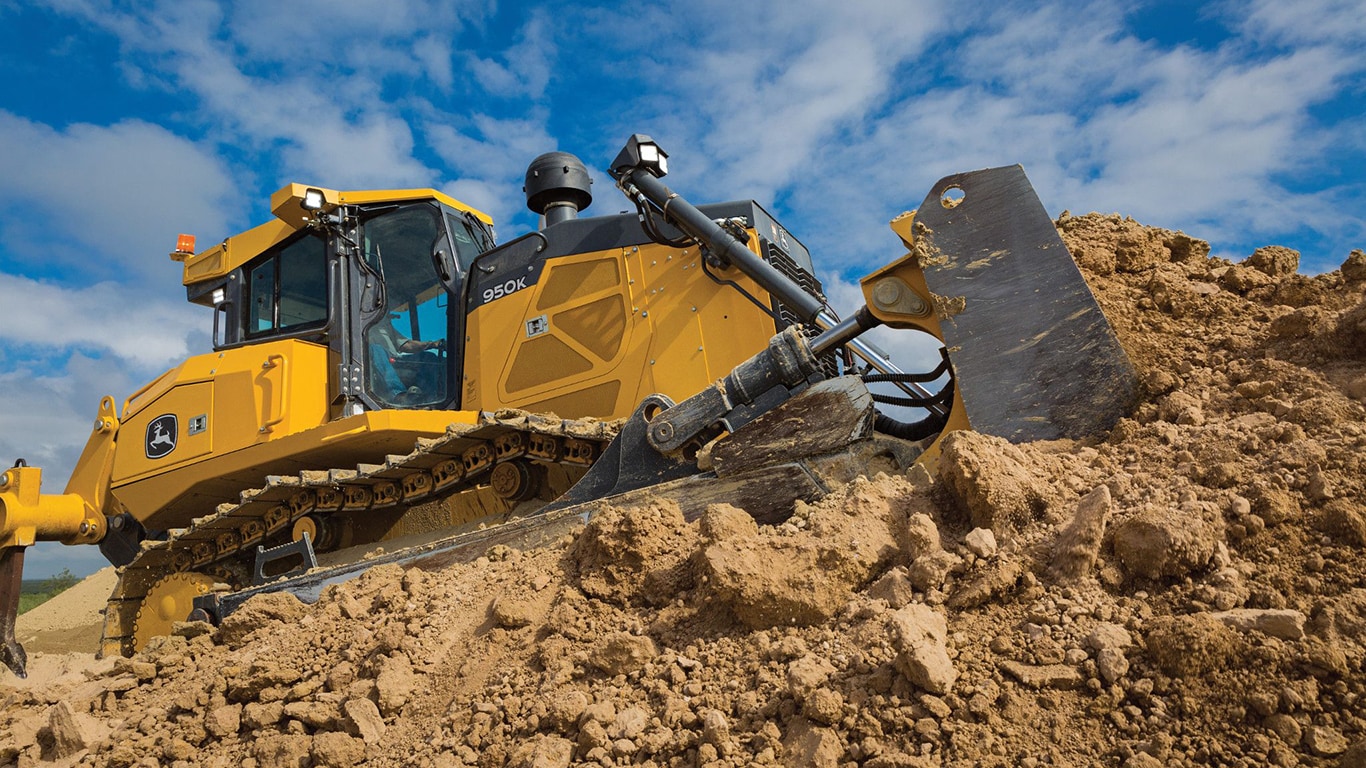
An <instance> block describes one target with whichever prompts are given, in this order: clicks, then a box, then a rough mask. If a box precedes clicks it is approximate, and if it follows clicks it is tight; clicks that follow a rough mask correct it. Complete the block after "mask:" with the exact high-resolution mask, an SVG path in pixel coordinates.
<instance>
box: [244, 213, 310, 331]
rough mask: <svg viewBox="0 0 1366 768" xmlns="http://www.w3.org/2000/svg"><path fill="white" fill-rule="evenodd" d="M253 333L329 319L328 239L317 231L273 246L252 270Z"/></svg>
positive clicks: (248, 325) (248, 296)
mask: <svg viewBox="0 0 1366 768" xmlns="http://www.w3.org/2000/svg"><path fill="white" fill-rule="evenodd" d="M246 278H247V280H246V285H245V286H244V294H245V295H244V297H243V298H244V304H245V309H246V317H244V318H243V320H244V325H245V330H246V335H247V338H258V337H261V336H269V335H274V334H279V333H284V332H290V331H299V330H306V329H308V328H310V327H313V326H321V325H322V324H324V323H326V322H327V244H326V243H325V242H324V241H323V240H322V239H320V238H318V237H317V236H315V235H312V234H304V235H303V236H301V237H299V238H297V239H295V240H291V241H289V242H287V243H284V244H283V245H281V246H279V247H277V248H274V249H272V250H270V251H267V252H266V253H265V254H263V255H262V256H261V258H260V259H258V260H257V261H256V262H255V263H253V264H251V265H249V266H248V267H247V269H246Z"/></svg>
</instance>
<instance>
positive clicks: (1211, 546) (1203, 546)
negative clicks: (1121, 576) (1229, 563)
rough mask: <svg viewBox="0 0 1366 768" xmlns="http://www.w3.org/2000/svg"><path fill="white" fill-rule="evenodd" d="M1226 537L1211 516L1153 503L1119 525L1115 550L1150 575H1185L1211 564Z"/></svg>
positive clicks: (1126, 563) (1131, 568) (1139, 571)
mask: <svg viewBox="0 0 1366 768" xmlns="http://www.w3.org/2000/svg"><path fill="white" fill-rule="evenodd" d="M1222 538H1223V532H1222V529H1221V528H1220V527H1219V525H1218V524H1217V523H1215V522H1214V521H1213V520H1212V519H1210V516H1208V515H1206V514H1202V513H1199V512H1193V511H1192V510H1188V509H1187V510H1175V509H1159V508H1156V507H1149V508H1148V509H1145V510H1144V511H1142V512H1140V513H1139V514H1137V515H1134V516H1133V517H1131V518H1129V519H1128V520H1126V521H1124V522H1123V523H1121V524H1119V525H1117V526H1116V527H1115V533H1114V547H1115V554H1116V555H1118V556H1119V560H1120V562H1121V563H1123V564H1124V567H1125V568H1126V569H1127V570H1128V571H1129V572H1130V573H1133V574H1135V575H1138V576H1142V577H1143V578H1146V579H1162V578H1181V577H1184V576H1186V575H1188V574H1190V573H1192V572H1194V571H1197V570H1200V569H1203V568H1205V567H1206V566H1207V565H1209V562H1210V559H1211V558H1213V557H1214V552H1215V549H1216V547H1217V546H1218V544H1219V542H1220V541H1221V540H1222Z"/></svg>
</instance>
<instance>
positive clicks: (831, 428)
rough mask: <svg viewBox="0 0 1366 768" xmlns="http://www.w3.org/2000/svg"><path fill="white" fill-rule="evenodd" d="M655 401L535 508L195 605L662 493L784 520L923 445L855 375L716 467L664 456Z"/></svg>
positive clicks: (513, 535)
mask: <svg viewBox="0 0 1366 768" xmlns="http://www.w3.org/2000/svg"><path fill="white" fill-rule="evenodd" d="M650 404H651V403H650V402H649V401H647V402H646V403H645V404H642V406H641V407H640V408H639V409H637V411H636V413H635V414H633V415H632V417H631V419H630V420H628V422H627V424H625V425H624V426H623V427H622V430H621V432H620V433H619V434H618V435H617V437H616V438H615V439H614V440H613V441H612V444H611V445H610V446H609V447H608V449H607V450H606V451H605V452H604V454H603V456H602V458H600V459H599V460H598V461H597V462H596V463H595V464H594V465H593V470H592V471H590V473H589V474H588V475H585V476H584V478H583V479H582V480H580V481H579V483H578V484H576V485H575V486H574V487H573V488H572V489H570V491H569V492H568V493H566V494H565V495H564V496H562V497H560V499H559V500H557V501H556V502H554V503H552V504H551V505H549V506H547V507H544V508H542V509H541V510H539V511H538V512H536V513H534V514H532V515H531V516H528V517H523V518H520V519H516V520H513V521H510V522H506V523H502V524H500V525H496V526H491V527H489V528H486V529H484V530H479V531H473V532H470V533H465V534H461V535H457V536H451V537H449V538H446V539H443V540H441V541H436V542H432V543H430V544H426V545H423V546H419V547H413V548H410V549H405V550H399V551H396V552H391V553H386V554H382V555H379V556H378V557H373V558H366V559H363V560H359V561H356V562H352V563H348V564H345V565H340V566H336V567H333V568H325V569H320V570H315V571H311V572H309V573H306V574H303V575H300V576H295V577H293V578H287V579H282V580H280V581H275V582H272V583H269V584H264V585H262V586H259V587H253V588H251V589H246V590H242V591H239V592H233V593H230V594H211V595H207V596H205V597H201V598H198V599H196V600H195V605H196V606H197V607H199V608H201V609H203V610H205V611H206V612H207V613H209V614H210V616H212V617H213V618H215V619H218V620H221V619H222V618H224V617H226V616H227V615H229V614H231V613H232V612H233V611H235V610H237V608H239V607H240V606H241V605H242V604H243V603H244V602H246V601H247V600H248V599H250V598H251V597H253V596H255V595H258V594H262V593H266V592H290V593H291V594H293V595H295V596H296V597H298V598H299V599H300V600H302V601H304V602H310V603H311V602H314V601H316V600H317V599H318V598H319V597H320V596H321V595H322V591H323V590H324V589H325V588H326V587H327V586H329V585H331V584H338V583H341V582H345V581H348V580H350V579H352V578H355V577H356V576H359V575H360V574H361V573H363V572H364V571H367V570H369V569H371V568H374V567H375V566H377V565H382V564H386V563H398V564H400V565H402V566H403V567H404V568H420V569H422V570H427V571H433V570H439V569H441V568H445V567H448V566H450V565H453V564H455V563H463V562H470V561H473V560H475V559H477V558H479V557H481V556H483V555H484V554H485V553H487V552H488V550H489V548H490V547H493V546H495V545H498V544H503V545H506V546H509V547H512V548H515V549H521V550H528V549H535V548H538V547H544V546H548V545H550V544H552V543H553V542H555V541H556V540H557V539H559V538H560V537H562V536H564V535H566V534H569V533H571V532H572V531H574V530H575V529H576V528H577V527H578V526H580V525H582V524H583V523H584V522H586V521H587V520H589V519H590V518H592V517H593V515H595V514H597V513H598V512H600V511H602V510H603V509H606V508H607V507H609V506H619V507H626V506H633V505H637V504H643V503H647V502H649V501H652V500H657V499H668V500H672V501H674V502H675V503H677V504H678V505H679V507H680V509H681V510H682V512H683V516H684V518H685V519H687V520H695V519H696V518H697V517H699V516H700V515H701V514H702V513H703V512H704V511H706V508H707V506H708V505H710V504H715V503H720V502H725V503H729V504H734V505H736V506H738V507H740V508H741V509H744V510H745V511H747V512H749V513H750V515H752V516H753V517H754V518H755V519H756V520H758V521H759V522H761V523H779V522H782V521H783V520H785V519H786V518H787V517H788V516H790V515H791V514H792V509H793V505H794V504H795V503H796V501H798V500H801V501H815V500H816V499H819V498H820V497H822V496H825V495H826V494H827V493H829V492H830V490H831V487H832V486H833V485H835V484H837V483H842V482H848V481H850V480H852V479H853V477H854V475H856V474H857V473H858V471H859V469H860V468H862V467H866V466H867V465H868V462H869V460H870V459H871V458H873V457H879V458H881V459H882V460H884V461H886V462H888V463H889V465H890V467H889V468H891V469H894V470H904V469H905V468H906V467H908V466H910V464H911V463H912V462H913V461H914V460H915V458H916V456H917V455H919V451H920V449H919V447H918V446H916V445H914V444H911V443H906V442H904V441H899V440H895V439H891V438H884V437H881V436H877V435H874V434H873V432H872V416H873V401H872V396H871V395H870V394H869V393H868V390H867V388H866V387H865V386H864V385H863V382H861V381H859V380H858V379H857V378H855V377H851V376H846V377H841V378H836V379H831V380H828V381H823V382H819V383H817V384H815V385H812V386H811V387H808V388H807V389H805V390H803V391H802V392H801V393H799V394H797V395H795V396H793V397H791V398H789V399H788V400H786V401H784V402H783V403H781V404H779V405H777V406H776V407H774V408H773V409H771V410H769V411H768V412H766V413H764V414H763V415H761V416H759V417H757V418H755V419H754V420H753V421H750V422H749V423H748V424H746V425H745V426H744V427H742V428H740V429H739V430H737V431H736V432H735V433H734V434H731V435H728V436H726V437H724V438H722V439H720V440H718V441H716V442H715V443H714V444H713V446H712V449H711V463H712V466H713V467H714V468H713V469H710V470H705V471H704V470H703V469H701V468H700V467H699V466H698V462H697V461H695V460H686V459H683V458H682V457H677V458H672V459H671V458H668V457H664V456H661V455H660V454H658V453H657V452H655V451H654V450H653V449H652V448H650V446H649V445H648V444H647V443H646V442H645V436H644V431H643V427H644V421H645V419H644V415H645V413H647V412H648V411H649V408H648V406H649V405H650Z"/></svg>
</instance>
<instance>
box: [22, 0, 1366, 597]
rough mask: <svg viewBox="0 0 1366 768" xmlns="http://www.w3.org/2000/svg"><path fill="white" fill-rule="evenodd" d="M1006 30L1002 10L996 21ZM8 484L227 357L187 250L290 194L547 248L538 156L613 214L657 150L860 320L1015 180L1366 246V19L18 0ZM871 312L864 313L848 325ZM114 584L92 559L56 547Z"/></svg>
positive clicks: (1224, 251)
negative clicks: (585, 180)
mask: <svg viewBox="0 0 1366 768" xmlns="http://www.w3.org/2000/svg"><path fill="white" fill-rule="evenodd" d="M974 6H983V7H974ZM0 72H3V75H4V77H3V82H4V86H3V89H2V90H0V395H3V397H0V461H5V462H9V461H12V460H13V459H14V458H15V457H19V456H23V457H25V458H26V459H28V460H29V462H30V463H33V464H38V465H42V466H44V467H46V468H47V469H48V470H49V474H48V476H47V478H46V479H47V483H46V485H47V489H48V490H49V491H60V490H61V488H62V486H63V485H64V484H65V480H66V477H67V475H68V474H69V473H70V470H71V466H72V464H73V463H74V461H75V459H76V457H77V456H78V455H79V452H80V449H81V447H82V446H83V445H84V442H85V438H86V436H87V433H88V429H89V424H90V422H91V420H92V419H93V417H94V414H95V412H96V408H97V405H98V402H99V398H100V397H101V396H102V395H104V394H113V395H114V396H115V398H116V399H117V400H118V401H120V402H122V400H123V398H125V397H126V396H127V395H128V394H129V393H130V392H131V391H133V390H134V389H136V388H137V387H139V386H141V384H143V383H144V382H146V381H148V380H150V379H151V378H152V377H154V376H155V375H156V374H158V373H159V372H160V371H162V370H164V369H165V368H167V367H169V366H170V365H172V364H174V362H176V361H178V360H179V359H181V358H183V357H185V356H187V355H189V354H193V353H197V352H202V351H206V350H207V346H208V331H207V328H208V324H209V316H208V314H207V310H202V309H200V308H198V307H191V306H190V305H188V304H187V303H186V302H185V301H184V292H183V289H182V288H181V286H180V283H179V278H180V273H179V269H178V268H177V266H176V265H174V264H172V263H171V262H170V261H169V260H168V259H167V257H166V253H167V252H168V251H169V250H170V249H171V248H172V246H173V245H174V243H175V236H176V234H177V233H179V232H189V233H194V234H196V235H197V236H198V237H199V243H200V245H201V247H203V246H204V245H205V244H208V243H213V242H216V241H217V240H218V239H220V238H222V237H223V236H225V235H228V234H232V233H235V232H237V231H240V230H242V229H245V228H247V227H249V226H252V225H254V224H256V223H260V222H261V221H264V220H266V219H267V218H268V217H269V215H270V214H269V206H268V199H269V195H270V193H271V192H272V191H274V190H275V189H277V188H279V187H280V186H282V185H284V184H285V183H288V182H291V181H301V182H306V183H310V184H318V185H323V186H329V187H333V188H339V189H359V188H368V187H427V186H430V187H436V188H438V189H442V190H444V191H446V192H447V193H449V194H451V195H453V196H455V197H457V198H460V199H462V200H464V201H466V202H468V203H471V204H473V205H476V206H478V207H481V208H483V209H484V210H486V211H488V212H489V213H491V214H492V215H493V216H494V217H495V218H496V220H497V221H498V225H499V233H500V236H501V238H502V239H508V238H510V237H513V236H515V235H517V234H519V233H521V232H523V231H526V230H527V229H528V228H530V227H531V226H533V225H534V221H533V220H532V217H531V215H530V214H529V213H528V212H527V211H526V210H525V208H524V206H523V203H522V193H521V183H522V175H523V172H524V170H525V168H526V165H527V163H528V162H529V161H530V160H531V159H532V158H533V157H535V156H536V155H538V154H540V153H542V152H546V151H551V150H563V151H569V152H574V153H576V154H578V155H579V156H580V157H582V158H583V159H584V160H585V162H586V163H587V164H588V166H589V167H590V169H593V170H594V177H595V178H596V179H597V180H598V184H597V188H596V194H597V202H596V203H595V204H594V206H593V207H592V208H591V209H590V211H589V212H590V213H592V212H597V213H613V212H616V211H618V210H621V209H622V207H623V204H622V203H623V201H621V200H619V199H617V197H616V193H615V191H614V190H613V189H612V187H611V185H610V182H608V181H607V178H606V174H605V173H603V172H601V170H600V169H601V168H603V167H604V166H605V165H606V164H607V162H608V161H609V160H610V159H611V158H612V156H613V155H614V154H615V152H616V150H617V149H618V148H619V147H620V146H621V144H622V143H623V142H624V140H625V138H626V137H627V136H628V135H629V134H630V133H633V132H642V133H649V134H651V135H652V136H654V137H655V138H656V139H657V140H658V141H659V142H660V143H661V144H662V145H663V146H664V148H665V149H666V150H668V151H669V152H670V153H671V155H672V157H671V171H672V173H671V176H670V183H671V184H672V185H673V186H674V187H675V188H676V189H678V190H679V191H681V192H682V193H683V194H685V195H687V196H688V197H689V198H690V199H693V200H695V201H708V200H720V199H736V198H743V197H753V198H755V199H757V200H759V201H760V202H761V203H763V204H764V205H765V206H767V207H769V208H770V209H771V210H773V211H774V212H775V213H777V214H778V216H779V217H780V218H781V219H783V220H784V221H785V223H786V224H787V225H788V226H789V228H790V229H791V230H792V231H793V232H795V233H796V234H797V235H798V236H799V237H800V238H801V239H802V240H803V241H804V242H806V244H807V245H808V246H809V247H810V248H811V250H812V251H813V253H814V254H815V256H816V258H817V263H818V266H819V268H820V269H821V270H822V274H821V277H822V278H823V279H824V280H825V281H826V282H827V284H828V285H829V286H830V290H831V293H832V294H833V295H834V296H836V297H837V298H839V299H841V300H843V301H846V302H847V301H848V297H850V296H852V289H851V288H850V286H851V285H852V281H854V280H856V279H857V277H858V276H859V275H861V274H863V273H865V272H868V271H871V269H873V268H874V267H876V266H878V265H880V264H882V263H884V262H886V261H888V260H890V259H892V258H895V257H896V256H898V255H900V249H899V248H898V246H897V241H896V239H895V237H894V236H893V235H892V234H891V233H890V231H889V230H888V229H887V227H886V222H887V221H888V220H889V219H890V218H891V217H892V216H894V215H896V214H897V213H900V212H901V211H903V210H906V209H909V208H913V207H915V206H916V205H918V204H919V202H920V200H921V199H922V198H923V197H924V194H925V192H926V190H928V188H929V187H930V185H931V184H932V183H933V182H934V181H935V180H936V179H938V178H939V177H941V176H943V175H946V174H948V173H953V172H957V171H963V170H971V169H975V168H981V167H988V166H995V165H1005V164H1012V163H1022V164H1023V165H1024V167H1025V169H1026V171H1027V172H1028V173H1029V175H1030V177H1031V179H1032V181H1033V183H1034V185H1035V187H1036V189H1037V190H1038V192H1039V195H1040V197H1041V198H1042V200H1043V201H1044V204H1045V206H1046V207H1047V208H1048V209H1049V211H1050V212H1051V213H1053V214H1054V215H1056V214H1057V213H1059V212H1061V211H1062V210H1063V209H1068V210H1071V211H1072V212H1073V213H1083V212H1086V211H1092V210H1098V211H1104V212H1112V211H1118V212H1122V213H1124V214H1127V215H1130V216H1133V217H1134V218H1136V219H1138V220H1139V221H1142V222H1144V223H1146V224H1152V225H1158V226H1164V227H1168V228H1172V229H1182V230H1185V231H1186V232H1188V233H1190V234H1192V235H1194V236H1196V237H1201V238H1205V239H1208V240H1210V241H1211V243H1212V245H1213V248H1214V252H1215V254H1216V255H1222V256H1226V257H1228V258H1231V259H1242V258H1244V257H1246V256H1247V255H1248V254H1249V253H1251V251H1252V249H1254V248H1256V247H1258V246H1261V245H1268V244H1281V245H1287V246H1290V247H1292V248H1296V249H1298V250H1300V251H1301V252H1302V254H1303V257H1302V262H1301V264H1302V269H1304V270H1305V271H1309V272H1319V271H1325V270H1329V269H1333V268H1335V267H1337V265H1339V264H1340V263H1341V262H1342V261H1343V260H1344V259H1345V258H1346V257H1347V255H1348V253H1349V251H1350V250H1351V249H1352V248H1363V247H1366V181H1364V180H1363V179H1366V121H1363V120H1362V117H1361V116H1362V114H1363V112H1366V109H1364V107H1366V14H1362V13H1361V9H1360V6H1359V4H1358V3H1356V2H1351V1H1349V0H1300V1H1299V2H1296V3H1286V2H1284V1H1283V0H1274V1H1273V0H1250V1H1249V2H1238V3H1213V2H1212V3H1203V4H1202V3H1186V2H1165V1H1164V2H1148V3H1143V2H1109V1H1107V0H1099V1H1097V2H1072V3H1050V2H1042V3H1041V2H1027V3H1026V2H1000V3H980V4H971V3H948V4H946V3H939V2H916V1H915V0H905V1H904V2H890V1H883V2H877V1H873V0H844V2H840V3H830V2H814V1H813V0H755V1H754V2H750V3H745V4H738V5H737V4H735V3H727V2H716V1H714V0H694V1H693V2H686V3H682V2H680V3H659V4H651V3H610V2H608V3H578V4H571V3H549V2H522V3H502V4H497V3H492V2H462V1H461V0H452V2H423V1H422V0H387V1H381V0H374V1H370V2H346V1H345V0H339V1H338V2H333V3H327V4H322V5H319V4H301V3H288V2H279V1H278V0H244V1H243V2H236V3H226V2H225V3H211V2H195V1H194V0H174V1H171V2H150V1H149V2H128V1H119V2H101V1H99V0H51V1H50V2H46V3H36V2H16V1H14V0H0ZM842 308H845V309H847V304H846V307H842ZM28 561H29V562H28V565H29V573H30V574H31V575H35V576H42V575H46V574H49V573H51V572H54V571H57V570H60V569H61V568H62V567H64V566H66V567H70V568H71V569H72V570H73V571H76V572H82V573H83V572H86V571H89V570H93V569H94V568H95V567H97V566H98V565H99V564H100V563H101V562H102V561H101V560H100V559H99V556H98V554H97V553H95V552H94V550H93V548H87V549H84V550H77V549H74V548H61V547H57V546H55V545H51V546H40V547H35V548H34V549H32V550H31V551H30V553H29V558H28Z"/></svg>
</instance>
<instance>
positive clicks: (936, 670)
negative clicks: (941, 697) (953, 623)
mask: <svg viewBox="0 0 1366 768" xmlns="http://www.w3.org/2000/svg"><path fill="white" fill-rule="evenodd" d="M888 630H889V632H890V633H891V637H892V647H893V649H894V650H895V651H896V667H897V669H898V670H900V672H901V674H903V675H905V676H906V679H908V680H910V681H911V682H912V683H914V684H915V685H917V686H919V687H920V688H923V689H925V690H926V691H929V692H930V693H937V694H945V693H948V692H949V691H950V690H952V689H953V683H954V681H955V680H957V679H958V672H957V670H955V669H954V667H953V662H952V661H950V660H949V654H948V648H947V646H946V645H945V643H946V640H947V637H948V622H947V621H945V619H944V616H943V614H940V613H938V612H937V611H935V610H934V609H932V608H930V607H928V606H925V605H920V604H918V603H913V604H911V605H908V606H906V607H904V608H902V609H900V610H898V611H896V612H895V613H893V614H892V615H891V618H890V620H889V626H888Z"/></svg>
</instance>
